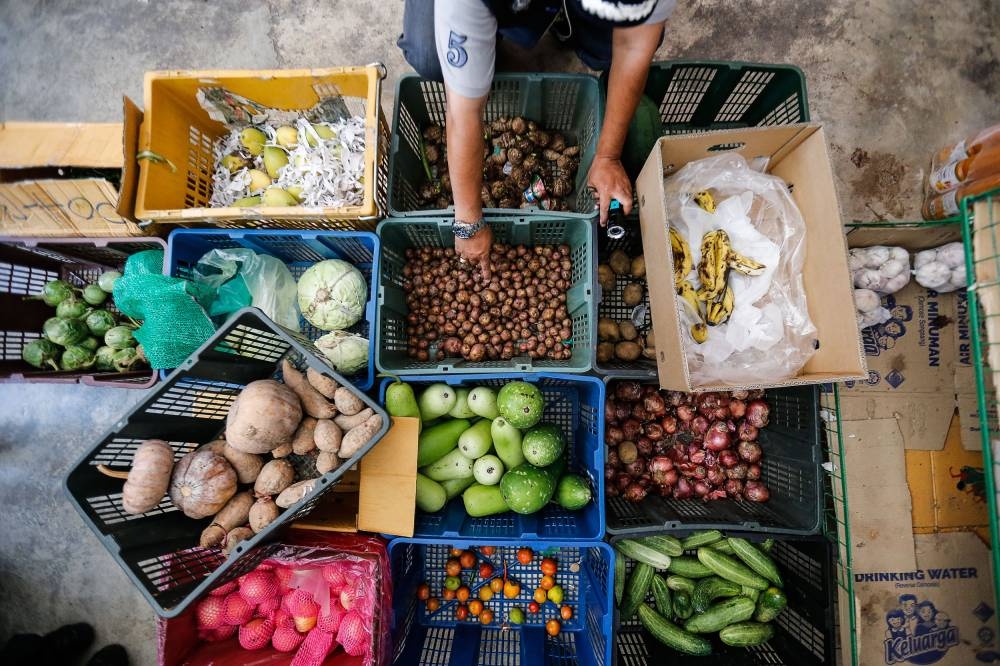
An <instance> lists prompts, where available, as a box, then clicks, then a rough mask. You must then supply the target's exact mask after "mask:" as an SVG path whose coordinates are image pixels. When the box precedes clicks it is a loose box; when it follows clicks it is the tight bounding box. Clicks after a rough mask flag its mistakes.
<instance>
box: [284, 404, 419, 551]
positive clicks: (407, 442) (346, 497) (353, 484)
mask: <svg viewBox="0 0 1000 666" xmlns="http://www.w3.org/2000/svg"><path fill="white" fill-rule="evenodd" d="M419 434H420V419H416V418H406V417H393V419H392V426H391V427H390V428H389V432H387V433H386V435H385V437H383V438H382V439H381V440H379V442H378V444H376V445H375V446H374V448H372V450H371V451H369V452H368V455H366V456H365V457H364V458H362V459H361V464H360V470H359V471H357V472H354V471H350V472H347V473H346V474H345V475H344V476H343V477H342V480H341V482H340V483H339V484H338V485H337V486H336V487H335V488H334V489H333V490H331V491H330V492H328V493H326V494H325V495H323V497H321V498H320V500H319V503H318V504H317V505H316V508H315V509H313V511H312V513H310V514H309V515H308V516H306V517H305V518H303V519H302V520H297V521H295V522H294V523H293V524H292V527H296V528H300V529H313V530H326V531H330V532H357V531H359V530H362V531H365V532H376V533H380V534H393V535H396V536H407V537H411V536H413V524H414V517H415V515H416V507H417V503H416V497H417V438H418V436H419Z"/></svg>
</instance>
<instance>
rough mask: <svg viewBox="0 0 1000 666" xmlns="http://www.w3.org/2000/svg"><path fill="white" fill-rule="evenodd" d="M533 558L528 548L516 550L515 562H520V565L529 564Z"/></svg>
mask: <svg viewBox="0 0 1000 666" xmlns="http://www.w3.org/2000/svg"><path fill="white" fill-rule="evenodd" d="M534 556H535V554H534V553H533V552H531V549H530V548H518V549H517V561H518V562H520V563H521V564H531V558H533V557H534Z"/></svg>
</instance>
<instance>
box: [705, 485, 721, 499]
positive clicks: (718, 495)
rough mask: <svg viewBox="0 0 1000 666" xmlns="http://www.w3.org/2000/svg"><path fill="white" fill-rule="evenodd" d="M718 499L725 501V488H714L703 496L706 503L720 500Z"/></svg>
mask: <svg viewBox="0 0 1000 666" xmlns="http://www.w3.org/2000/svg"><path fill="white" fill-rule="evenodd" d="M720 499H726V490H725V488H716V489H715V490H713V491H712V492H710V493H709V494H707V495H705V500H706V501H708V500H720Z"/></svg>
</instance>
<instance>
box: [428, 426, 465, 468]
mask: <svg viewBox="0 0 1000 666" xmlns="http://www.w3.org/2000/svg"><path fill="white" fill-rule="evenodd" d="M424 425H425V426H426V425H427V423H426V422H425V423H424ZM470 425H471V424H470V423H469V421H468V419H455V420H454V421H442V422H441V423H438V424H436V425H432V426H430V427H429V428H427V427H425V428H424V430H423V432H421V433H420V437H419V439H417V467H424V466H425V465H430V464H432V463H435V462H437V461H438V460H440V459H441V458H443V457H445V455H447V454H448V453H449V452H450V451H451V450H452V449H454V448H455V447H456V446H458V438H459V437H461V435H462V433H463V432H465V431H466V430H468V428H469V426H470Z"/></svg>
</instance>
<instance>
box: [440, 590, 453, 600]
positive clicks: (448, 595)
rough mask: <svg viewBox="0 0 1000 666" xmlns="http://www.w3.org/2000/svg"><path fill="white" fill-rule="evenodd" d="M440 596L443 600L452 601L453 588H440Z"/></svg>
mask: <svg viewBox="0 0 1000 666" xmlns="http://www.w3.org/2000/svg"><path fill="white" fill-rule="evenodd" d="M441 598H442V599H444V600H445V601H453V600H454V599H455V590H449V589H448V588H444V589H443V590H441Z"/></svg>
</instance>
